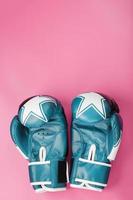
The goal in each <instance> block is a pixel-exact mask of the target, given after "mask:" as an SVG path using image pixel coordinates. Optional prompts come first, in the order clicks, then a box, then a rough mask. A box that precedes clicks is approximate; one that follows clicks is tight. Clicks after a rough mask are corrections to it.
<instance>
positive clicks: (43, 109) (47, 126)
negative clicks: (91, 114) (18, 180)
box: [10, 96, 67, 192]
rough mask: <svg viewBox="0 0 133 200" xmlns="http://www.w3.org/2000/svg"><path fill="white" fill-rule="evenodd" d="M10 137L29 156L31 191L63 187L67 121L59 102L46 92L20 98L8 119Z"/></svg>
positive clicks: (64, 187) (63, 188)
mask: <svg viewBox="0 0 133 200" xmlns="http://www.w3.org/2000/svg"><path fill="white" fill-rule="evenodd" d="M10 130H11V137H12V140H13V142H14V143H15V145H16V147H17V148H18V149H19V150H20V152H21V153H22V155H23V156H24V157H25V158H26V159H28V160H29V177H30V182H31V184H32V186H33V188H34V190H35V191H37V192H40V191H50V192H54V191H62V190H65V189H66V182H67V180H66V156H67V122H66V118H65V114H64V111H63V108H62V106H61V104H60V102H59V101H58V100H56V99H54V98H53V97H50V96H35V97H31V98H29V99H27V100H26V101H24V102H23V103H22V104H21V105H20V107H19V111H18V115H17V116H15V117H14V118H13V120H12V123H11V127H10Z"/></svg>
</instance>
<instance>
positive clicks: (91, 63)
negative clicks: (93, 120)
mask: <svg viewBox="0 0 133 200" xmlns="http://www.w3.org/2000/svg"><path fill="white" fill-rule="evenodd" d="M132 8H133V1H132V0H111V1H109V0H100V1H99V0H66V1H65V0H53V1H52V0H38V1H37V0H3V1H2V0H1V1H0V115H1V119H0V152H1V156H0V162H1V167H0V179H1V180H0V199H1V200H9V199H12V200H24V199H25V200H28V199H29V200H42V199H46V200H52V199H54V200H62V199H63V200H69V199H73V198H74V199H75V200H86V199H91V200H107V199H108V200H125V199H127V200H132V199H133V155H132V153H133V150H132V149H133V148H132V147H133V145H132V144H133V129H132V124H133V117H132V112H133V66H132V65H133V57H132V56H133V55H132V52H133V12H132ZM86 91H99V92H102V93H105V94H108V95H110V96H112V97H114V98H115V99H116V101H117V102H118V104H119V105H120V108H121V115H122V116H123V120H124V134H123V141H122V145H121V148H120V151H119V154H118V156H117V160H116V162H115V163H114V164H113V168H112V172H111V175H110V179H109V184H108V187H107V188H106V189H105V191H103V192H102V193H97V192H94V191H85V190H77V189H71V188H68V190H67V191H66V192H59V193H58V192H57V193H42V194H36V193H35V192H34V191H33V189H32V187H31V186H30V184H29V180H28V170H27V161H26V160H24V159H23V158H22V157H21V155H20V154H19V153H18V151H17V150H16V148H15V146H14V144H13V143H12V141H11V138H10V133H9V125H10V122H11V119H12V117H13V116H14V115H15V114H16V113H17V109H18V106H19V104H20V103H21V102H22V101H23V100H24V99H25V98H27V97H29V96H32V95H36V94H50V95H52V96H55V97H56V98H59V99H60V100H61V102H62V104H63V105H64V107H65V111H66V114H67V118H68V120H69V124H70V113H71V111H70V104H71V100H72V98H73V97H74V96H75V95H78V94H79V93H81V92H86Z"/></svg>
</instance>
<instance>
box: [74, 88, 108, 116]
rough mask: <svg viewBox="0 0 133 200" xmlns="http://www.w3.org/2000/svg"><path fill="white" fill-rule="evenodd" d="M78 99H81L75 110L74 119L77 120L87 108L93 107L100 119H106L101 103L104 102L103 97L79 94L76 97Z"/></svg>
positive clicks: (93, 94) (92, 94) (92, 93)
mask: <svg viewBox="0 0 133 200" xmlns="http://www.w3.org/2000/svg"><path fill="white" fill-rule="evenodd" d="M78 98H81V99H82V100H81V102H80V105H79V107H78V109H77V113H76V118H78V117H79V116H80V115H81V114H82V113H84V112H85V111H86V110H88V109H89V108H91V107H93V108H94V109H95V111H96V112H97V113H98V114H99V115H100V116H101V117H102V118H104V119H105V118H106V112H105V107H104V104H103V101H105V99H104V97H102V96H101V95H100V94H97V93H94V92H90V93H85V94H81V95H80V96H78Z"/></svg>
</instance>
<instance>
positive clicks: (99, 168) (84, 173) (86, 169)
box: [71, 160, 110, 184]
mask: <svg viewBox="0 0 133 200" xmlns="http://www.w3.org/2000/svg"><path fill="white" fill-rule="evenodd" d="M73 169H74V170H73V172H72V174H71V181H72V183H74V182H75V179H76V178H78V179H83V180H86V181H93V182H98V183H102V184H107V182H108V177H109V173H110V167H107V166H103V165H97V164H92V163H88V162H82V161H79V160H75V161H74V162H73Z"/></svg>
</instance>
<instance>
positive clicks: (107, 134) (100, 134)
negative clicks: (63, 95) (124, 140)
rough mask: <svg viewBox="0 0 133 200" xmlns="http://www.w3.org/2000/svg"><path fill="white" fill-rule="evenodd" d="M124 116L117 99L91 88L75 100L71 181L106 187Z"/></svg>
mask: <svg viewBox="0 0 133 200" xmlns="http://www.w3.org/2000/svg"><path fill="white" fill-rule="evenodd" d="M121 134H122V119H121V117H120V115H119V108H118V105H117V104H116V102H115V101H114V100H112V99H110V98H109V97H107V96H105V95H102V94H98V93H94V92H90V93H85V94H81V95H79V96H77V97H76V98H75V99H74V100H73V102H72V125H71V142H72V162H71V173H70V183H71V184H70V185H71V187H75V188H82V189H91V190H95V191H102V190H103V189H104V188H105V187H106V186H107V182H108V178H109V173H110V169H111V161H112V160H114V159H115V157H116V154H117V151H118V149H119V146H120V142H121Z"/></svg>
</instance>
